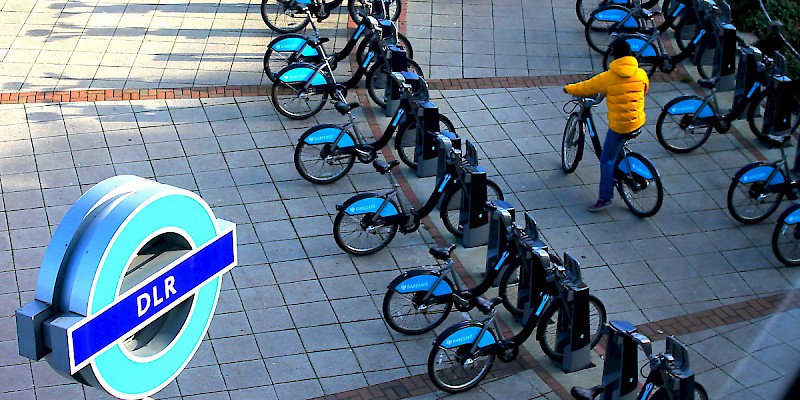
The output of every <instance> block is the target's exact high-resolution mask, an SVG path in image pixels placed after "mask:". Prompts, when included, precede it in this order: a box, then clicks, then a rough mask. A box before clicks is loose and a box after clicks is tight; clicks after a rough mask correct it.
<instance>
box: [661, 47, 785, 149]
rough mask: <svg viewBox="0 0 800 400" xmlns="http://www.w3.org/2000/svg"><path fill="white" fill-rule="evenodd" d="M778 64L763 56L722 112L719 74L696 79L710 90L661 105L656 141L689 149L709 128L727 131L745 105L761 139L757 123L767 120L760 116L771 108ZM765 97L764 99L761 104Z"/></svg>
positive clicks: (779, 75)
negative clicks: (747, 83) (746, 84)
mask: <svg viewBox="0 0 800 400" xmlns="http://www.w3.org/2000/svg"><path fill="white" fill-rule="evenodd" d="M781 64H783V63H781V62H780V61H778V62H776V61H775V60H773V59H771V58H769V57H764V62H763V63H759V64H757V66H756V68H757V71H758V73H757V75H756V79H755V80H754V81H753V82H752V84H751V86H750V87H749V88H745V92H744V93H745V95H744V96H743V97H742V98H741V99H738V100H737V102H736V103H735V104H734V107H733V109H731V110H730V111H729V112H728V113H726V114H722V113H721V112H720V107H719V102H718V100H717V92H716V87H715V86H716V83H717V80H718V79H719V78H718V77H717V78H714V79H710V80H706V79H701V80H699V81H697V84H698V85H699V86H700V87H702V88H705V89H709V90H711V94H709V95H707V96H706V97H705V98H701V97H700V96H697V95H685V96H678V97H676V98H674V99H672V100H670V101H669V102H668V103H667V104H666V105H664V107H663V108H662V109H661V113H660V114H659V115H658V120H657V121H656V137H657V138H658V142H659V143H661V145H662V146H664V148H665V149H667V150H669V151H671V152H674V153H688V152H691V151H693V150H695V149H697V148H699V147H700V146H702V145H703V143H705V142H706V141H707V140H708V138H709V137H710V136H711V131H712V130H716V131H717V132H719V133H722V134H724V133H727V132H728V131H729V130H730V129H731V124H732V122H733V121H734V120H736V119H737V118H739V117H740V116H741V115H743V114H744V113H745V111H748V109H749V111H748V112H747V114H746V115H747V120H748V124H749V125H750V126H751V130H752V131H753V134H754V135H756V137H757V138H758V139H759V140H762V141H763V140H764V138H765V135H764V134H763V132H762V131H761V129H760V128H759V127H758V125H762V127H763V125H764V124H765V123H769V119H767V120H764V119H763V118H762V117H763V116H764V115H770V114H771V113H772V112H773V109H772V102H773V101H774V100H773V99H777V96H778V93H777V92H776V86H775V85H774V84H773V82H774V81H776V80H783V79H784V78H783V75H782V72H781V70H782V69H783V67H782V66H781ZM758 91H761V93H758ZM756 99H758V102H756ZM765 99H767V100H766V102H765V103H763V105H762V102H764V101H765ZM768 104H769V105H768ZM754 105H756V106H755V107H754ZM765 121H766V122H765ZM796 126H797V123H795V127H796ZM753 128H757V129H753ZM795 129H796V128H795Z"/></svg>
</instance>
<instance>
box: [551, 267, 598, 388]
mask: <svg viewBox="0 0 800 400" xmlns="http://www.w3.org/2000/svg"><path fill="white" fill-rule="evenodd" d="M564 269H565V270H566V272H567V276H569V278H570V281H569V282H566V288H567V290H568V291H569V294H568V295H567V314H569V316H570V317H571V318H570V319H569V320H570V321H571V323H568V322H567V320H566V318H564V317H566V316H564V315H561V314H559V321H558V333H557V334H556V346H557V348H559V347H560V348H561V350H562V352H563V354H564V359H563V361H562V362H561V370H562V371H564V372H565V373H569V372H575V371H580V370H583V369H587V368H591V367H594V364H592V362H591V360H590V348H589V343H590V342H591V338H592V334H591V332H590V331H589V287H588V286H586V284H585V283H583V279H582V278H581V273H580V265H579V264H578V261H577V260H575V259H574V258H572V256H570V255H569V254H567V253H564ZM562 318H563V321H562Z"/></svg>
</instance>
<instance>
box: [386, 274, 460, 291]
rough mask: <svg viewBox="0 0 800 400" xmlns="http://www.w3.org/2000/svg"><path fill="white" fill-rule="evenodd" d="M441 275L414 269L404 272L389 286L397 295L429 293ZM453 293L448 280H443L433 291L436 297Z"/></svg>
mask: <svg viewBox="0 0 800 400" xmlns="http://www.w3.org/2000/svg"><path fill="white" fill-rule="evenodd" d="M439 276H440V274H439V273H436V272H434V271H429V270H425V269H414V270H411V271H407V272H403V273H402V274H400V276H398V277H397V278H394V280H392V282H391V283H390V284H389V286H387V288H388V289H393V290H394V291H396V292H397V293H414V292H427V291H428V290H430V289H431V287H433V284H434V283H436V280H437V279H439ZM452 293H453V288H452V287H451V286H450V282H448V281H447V279H442V281H441V282H439V284H438V285H436V287H435V288H434V289H433V295H434V296H446V295H449V294H452Z"/></svg>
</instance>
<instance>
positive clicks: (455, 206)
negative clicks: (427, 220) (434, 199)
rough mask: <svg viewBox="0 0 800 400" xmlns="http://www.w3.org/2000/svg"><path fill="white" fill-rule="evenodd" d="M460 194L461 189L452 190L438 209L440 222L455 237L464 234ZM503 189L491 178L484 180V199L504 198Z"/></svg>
mask: <svg viewBox="0 0 800 400" xmlns="http://www.w3.org/2000/svg"><path fill="white" fill-rule="evenodd" d="M461 196H462V189H461V187H460V186H459V187H458V189H456V190H455V191H453V192H452V194H451V195H450V196H447V198H445V199H444V200H443V201H442V206H441V208H440V209H439V216H440V217H441V218H442V223H443V224H444V227H445V228H446V229H447V231H448V232H450V233H452V234H453V235H454V236H455V237H458V238H460V237H462V236H464V227H463V226H461V221H460V217H461ZM504 199H505V197H503V191H502V190H501V189H500V186H498V185H497V184H496V183H495V182H494V181H493V180H491V179H487V180H486V201H492V200H504Z"/></svg>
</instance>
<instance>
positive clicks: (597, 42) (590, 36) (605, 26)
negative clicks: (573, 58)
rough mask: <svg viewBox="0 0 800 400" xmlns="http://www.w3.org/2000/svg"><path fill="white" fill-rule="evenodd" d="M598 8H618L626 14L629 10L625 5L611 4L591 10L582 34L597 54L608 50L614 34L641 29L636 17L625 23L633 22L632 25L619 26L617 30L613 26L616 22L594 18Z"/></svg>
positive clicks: (614, 36)
mask: <svg viewBox="0 0 800 400" xmlns="http://www.w3.org/2000/svg"><path fill="white" fill-rule="evenodd" d="M600 10H618V11H621V12H624V13H626V14H627V13H628V12H629V11H630V10H629V9H627V8H625V7H622V6H617V5H612V6H606V7H601V8H598V9H597V10H595V11H593V12H592V15H591V16H590V17H589V19H588V20H587V21H586V26H585V27H584V30H583V34H584V37H586V43H588V44H589V47H591V48H592V50H594V51H596V52H598V53H599V54H606V52H608V45H609V44H611V42H612V41H613V40H614V39H615V38H616V36H617V35H616V34H619V33H624V32H638V31H640V30H641V23H640V21H639V20H638V19H633V20H631V22H629V23H626V25H631V24H635V25H634V26H626V27H621V28H620V32H618V31H617V29H616V28H615V26H617V25H618V22H616V21H601V20H598V19H597V18H596V14H597V12H599V11H600Z"/></svg>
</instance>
